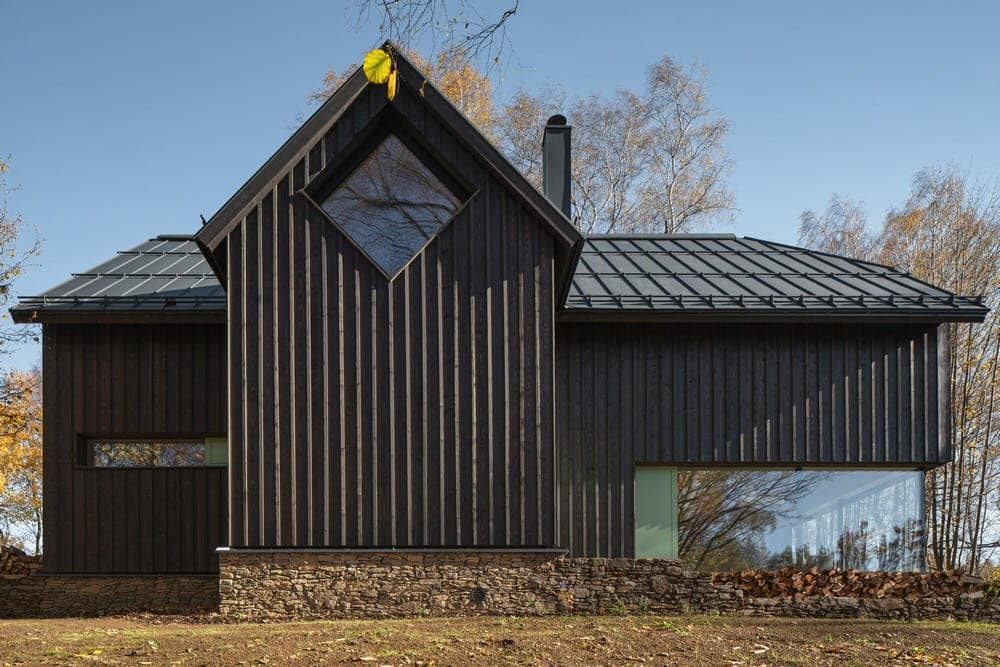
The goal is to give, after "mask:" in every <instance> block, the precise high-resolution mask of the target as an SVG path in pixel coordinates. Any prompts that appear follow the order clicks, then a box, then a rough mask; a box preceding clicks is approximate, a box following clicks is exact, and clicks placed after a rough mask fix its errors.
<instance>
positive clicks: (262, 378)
mask: <svg viewBox="0 0 1000 667" xmlns="http://www.w3.org/2000/svg"><path fill="white" fill-rule="evenodd" d="M399 68H400V78H401V81H402V83H401V85H400V89H399V93H398V95H397V97H396V98H395V100H393V101H391V102H390V101H389V100H387V99H386V91H385V89H384V87H379V86H373V85H371V84H369V83H367V82H366V81H365V79H364V77H363V75H362V74H361V73H360V72H358V73H356V74H355V75H354V76H352V77H351V78H350V79H348V81H347V82H346V83H345V84H344V85H343V86H342V87H341V88H340V89H339V90H338V91H337V92H336V93H335V94H334V95H333V96H332V97H331V98H330V99H329V100H328V101H327V102H326V103H325V104H324V105H323V106H322V107H321V108H320V109H319V110H318V111H317V112H316V113H315V114H314V115H313V116H312V117H311V118H310V119H309V120H307V121H306V122H305V124H304V125H303V126H302V127H301V128H300V129H299V130H298V131H297V132H296V133H295V134H294V135H293V136H292V137H291V138H290V139H289V141H288V142H287V143H286V144H285V145H284V146H282V147H281V148H280V149H279V150H278V152H277V153H275V155H274V156H273V157H272V158H271V159H270V160H269V161H268V162H267V163H266V164H265V165H264V166H263V167H262V168H261V169H260V170H259V171H258V172H257V173H256V174H255V175H254V176H253V177H251V179H250V180H249V181H248V182H247V183H246V184H245V185H244V186H243V187H242V188H241V189H240V190H239V191H238V192H237V193H236V194H235V195H234V196H233V197H232V198H231V199H230V200H229V201H228V202H227V203H226V204H225V205H224V206H223V207H222V209H220V211H219V212H218V213H216V214H215V215H214V216H213V217H212V219H211V220H209V221H208V222H207V224H205V226H204V227H202V229H201V230H200V231H198V232H197V233H196V234H195V235H194V236H193V237H182V236H164V237H159V238H157V239H154V240H152V241H150V242H148V243H146V244H143V245H141V246H139V247H138V248H136V249H134V250H131V251H128V252H126V253H122V254H120V255H119V256H118V257H116V258H114V259H112V260H109V261H108V262H106V263H105V264H103V265H101V266H99V267H97V268H95V269H94V270H92V271H90V272H88V273H85V274H79V275H76V276H75V277H74V278H73V279H72V280H70V281H69V282H67V283H65V284H63V285H61V286H59V287H57V288H54V289H53V290H51V291H50V292H48V293H46V294H45V295H42V296H39V297H26V298H24V299H22V301H21V303H20V304H19V305H18V306H17V308H15V309H14V316H15V318H16V319H17V320H18V321H22V322H39V323H41V324H42V325H43V332H44V357H43V365H44V386H45V394H44V401H45V424H44V427H45V431H44V443H45V444H44V446H45V522H44V529H45V535H44V539H45V551H46V560H45V567H46V569H47V570H48V571H50V572H59V573H180V572H189V573H200V572H212V571H214V570H215V569H216V568H217V559H216V555H215V549H216V547H230V548H233V549H240V548H259V547H265V548H271V549H284V548H288V549H300V548H305V547H308V548H314V549H342V548H353V547H367V548H375V549H381V548H404V547H433V548H449V547H451V548H456V547H468V548H480V547H482V548H486V547H489V548H505V549H518V548H522V549H523V548H538V547H542V548H552V549H565V550H568V552H569V553H570V554H572V555H579V556H634V555H636V548H635V539H634V534H633V532H634V531H633V526H634V523H635V517H634V502H635V499H634V497H633V479H634V474H635V470H636V467H637V466H644V465H660V466H691V467H695V468H697V467H706V468H707V467H715V468H719V467H733V468H739V467H748V466H757V467H767V468H785V469H791V470H794V469H796V468H807V467H808V468H811V467H816V468H831V469H832V468H838V469H852V468H854V469H869V468H885V469H910V470H913V469H919V470H923V469H927V468H930V467H933V466H936V465H939V464H941V463H945V462H947V461H949V460H950V457H951V449H950V442H949V429H948V419H949V414H950V399H949V396H948V386H947V382H946V364H947V360H946V358H945V356H946V344H945V343H946V336H947V323H948V322H955V321H975V320H981V319H982V318H983V317H984V315H985V312H986V311H985V308H984V307H983V306H982V304H981V303H980V302H979V301H978V300H977V299H975V298H967V297H961V296H955V295H951V294H949V293H947V292H945V291H943V290H940V289H938V288H935V287H933V286H931V285H927V284H925V283H921V282H920V281H917V280H914V279H913V278H911V277H909V276H907V275H906V274H904V273H900V272H897V271H895V270H893V269H891V268H890V267H883V266H878V265H874V264H870V263H864V262H859V261H855V260H850V259H847V258H840V257H834V256H830V255H823V254H822V253H813V252H810V251H806V250H802V249H798V248H791V247H789V246H782V245H780V244H771V243H767V242H764V241H757V240H754V239H738V238H736V237H733V236H726V235H703V236H691V237H685V236H678V237H655V236H653V237H614V236H611V237H592V238H587V239H585V238H583V237H582V236H581V235H580V234H579V233H578V232H577V231H576V230H575V228H574V227H573V226H572V224H571V223H570V221H569V219H568V217H567V215H566V214H567V211H566V210H565V208H566V203H567V202H568V194H567V193H568V190H567V189H564V188H565V185H566V183H565V182H558V181H559V179H558V173H556V172H558V169H550V170H547V171H546V179H547V182H548V181H549V180H552V179H554V180H555V181H556V182H558V183H557V185H558V186H559V187H556V185H551V186H550V187H551V189H552V192H550V194H553V193H554V196H555V197H556V199H557V203H556V204H553V203H552V202H551V201H549V199H547V198H546V197H545V196H543V195H542V194H541V193H539V192H538V191H537V190H536V189H535V188H534V187H533V186H532V185H531V184H529V183H528V182H527V180H526V179H525V178H524V177H523V176H522V175H521V174H519V173H518V172H517V171H516V170H515V169H514V168H513V167H512V166H511V165H510V164H509V163H508V162H507V161H506V160H504V158H503V157H502V156H501V155H500V154H499V153H498V152H497V150H496V149H495V148H494V147H493V146H492V145H491V144H490V143H489V142H488V141H487V140H486V139H485V138H484V137H483V136H482V135H481V134H479V132H477V131H476V130H475V129H474V128H473V127H472V126H471V125H470V124H469V122H468V121H467V120H466V119H465V118H464V117H463V116H462V115H461V114H460V113H458V112H457V111H456V110H455V109H454V108H453V107H452V106H451V105H450V104H449V103H448V102H447V101H446V100H445V98H444V97H442V95H441V94H440V93H439V92H438V91H437V90H436V89H435V88H434V87H433V85H430V84H428V85H426V86H422V84H423V83H424V80H423V76H422V75H421V74H420V73H418V72H417V71H416V70H414V69H413V68H412V66H411V65H410V64H409V63H408V62H407V61H406V60H405V59H403V58H401V57H400V58H399ZM421 88H423V94H421V92H420V91H421ZM552 120H553V121H555V122H556V124H557V125H559V127H558V128H556V127H552V128H550V129H552V130H553V131H554V132H555V131H556V130H557V129H558V136H559V140H558V141H555V140H554V139H553V143H552V146H553V147H554V148H553V149H552V150H553V151H562V153H561V154H560V155H561V156H562V157H563V158H565V159H566V160H568V156H569V146H568V127H565V125H564V123H562V124H560V123H559V122H558V121H560V120H562V119H558V118H554V119H552ZM390 133H391V134H392V136H394V137H398V139H399V141H400V142H401V145H403V146H405V147H406V150H407V151H409V152H408V153H407V154H408V155H409V154H410V153H412V155H414V156H416V159H418V160H419V162H420V164H422V165H424V166H425V167H426V169H427V171H428V172H430V173H432V174H433V176H434V179H433V183H435V184H436V183H441V184H444V186H445V187H447V188H448V190H449V192H450V195H449V196H454V198H455V199H456V201H459V202H460V203H459V205H458V207H457V210H456V211H455V213H454V215H451V216H450V218H449V219H448V221H447V223H446V224H444V225H443V227H442V228H441V229H440V230H437V231H435V232H434V233H432V234H431V233H428V234H427V238H426V241H425V242H422V244H421V245H420V246H419V249H418V250H417V251H416V252H415V253H414V254H413V257H412V258H411V259H410V260H409V261H408V262H407V263H405V265H404V266H403V268H402V269H401V270H399V271H398V273H396V274H395V275H388V274H387V273H386V272H385V271H384V270H383V268H381V267H380V266H379V264H378V263H376V262H375V261H373V259H372V256H371V253H370V252H369V251H368V250H366V248H365V246H364V244H363V243H360V242H358V241H357V240H355V238H354V237H352V235H351V234H349V233H346V232H345V227H344V226H343V225H342V224H341V223H340V221H337V220H334V219H333V218H332V217H331V215H329V214H328V213H327V212H326V210H325V209H324V203H323V202H324V201H326V200H327V198H328V197H329V196H330V193H331V192H334V191H336V189H337V188H338V187H342V184H343V183H344V179H345V178H346V177H347V175H348V174H352V173H356V172H357V170H358V169H359V168H360V167H359V165H361V164H362V161H363V160H364V159H365V157H366V156H367V155H369V154H371V152H372V151H373V150H374V149H375V147H376V146H378V145H380V142H382V141H384V140H385V138H386V137H387V136H389V135H390ZM552 136H553V137H555V136H556V135H555V134H553V135H552ZM564 139H565V140H566V142H567V143H565V144H564V143H563V140H564ZM546 157H547V159H548V158H550V157H552V156H549V155H547V156H546ZM549 166H552V163H550V165H549ZM550 172H551V173H550ZM428 182H430V179H428V180H427V181H426V182H425V183H424V184H423V185H424V186H426V183H428ZM221 438H225V439H226V442H228V453H227V456H225V457H224V459H223V460H222V461H221V463H219V464H218V465H201V464H203V463H205V462H206V461H208V458H209V453H210V452H211V451H212V446H213V444H212V443H214V442H216V441H218V440H219V439H221ZM150 443H154V445H150ZM151 446H155V447H158V448H162V449H157V450H156V451H157V452H159V454H157V456H159V458H157V459H156V460H155V465H154V464H153V463H150V462H149V461H146V462H145V463H143V462H142V461H140V463H139V464H134V465H125V466H120V467H115V466H114V465H109V466H107V467H100V466H99V465H97V464H95V463H94V462H95V461H98V462H100V461H103V460H104V459H101V458H100V457H101V456H105V457H110V458H111V459H114V457H116V456H120V455H121V453H122V452H124V451H133V449H129V448H130V447H131V448H134V451H138V450H139V449H142V447H151ZM192 447H196V448H201V449H197V451H198V452H199V454H198V456H203V457H204V459H201V458H199V459H198V461H197V462H198V464H199V465H180V464H177V462H178V461H182V460H184V459H183V456H186V455H187V454H186V452H189V451H191V448H192ZM102 448H103V449H102ZM143 451H145V450H143ZM109 452H110V454H109ZM164 452H167V453H164ZM88 457H89V458H88ZM168 459H169V462H171V463H172V464H173V465H161V464H163V463H164V461H168ZM109 460H110V459H109ZM138 460H139V459H135V460H133V461H132V463H135V461H138ZM143 461H145V460H144V459H143Z"/></svg>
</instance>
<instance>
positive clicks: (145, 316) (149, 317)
mask: <svg viewBox="0 0 1000 667" xmlns="http://www.w3.org/2000/svg"><path fill="white" fill-rule="evenodd" d="M9 312H10V315H11V319H13V320H14V322H16V323H18V324H139V323H150V322H156V323H163V324H168V323H169V324H189V323H204V322H222V323H224V322H225V321H226V311H225V309H222V310H218V309H208V308H203V309H196V310H191V309H178V308H169V309H168V308H160V309H148V310H118V309H115V310H108V309H86V310H81V309H70V308H31V307H24V308H22V307H14V308H11V309H10V311H9Z"/></svg>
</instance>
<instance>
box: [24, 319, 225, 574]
mask: <svg viewBox="0 0 1000 667" xmlns="http://www.w3.org/2000/svg"><path fill="white" fill-rule="evenodd" d="M43 339H44V344H43V364H42V366H43V369H44V370H43V373H44V376H43V389H42V391H43V399H42V400H43V408H44V416H43V419H44V435H43V438H44V440H43V456H44V462H45V465H44V471H45V472H44V476H45V478H44V480H43V481H44V487H43V493H44V504H45V513H44V519H43V521H44V525H43V530H44V538H45V571H46V572H60V573H83V572H87V573H103V572H109V573H110V572H114V573H136V572H157V573H167V572H212V571H215V570H217V569H218V562H217V558H216V556H215V549H216V548H217V547H219V546H220V545H223V544H225V526H226V470H225V468H221V467H220V468H209V467H206V468H184V469H170V468H162V469H131V470H127V469H109V468H104V469H101V468H84V467H78V466H76V465H75V464H76V463H77V462H78V461H79V459H78V452H79V449H78V448H79V446H80V443H81V441H82V440H83V438H85V437H86V436H88V435H89V436H116V435H117V436H132V437H137V436H160V437H171V436H174V437H183V436H191V437H200V436H204V435H221V434H224V433H225V432H226V411H225V406H226V384H225V368H226V356H225V355H226V348H225V328H224V327H223V326H222V324H220V323H209V324H183V325H181V324H47V325H45V326H44V328H43Z"/></svg>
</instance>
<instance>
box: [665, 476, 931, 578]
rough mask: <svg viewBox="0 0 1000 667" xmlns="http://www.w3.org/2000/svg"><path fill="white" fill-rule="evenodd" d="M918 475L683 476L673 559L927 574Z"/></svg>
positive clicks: (723, 565)
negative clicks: (675, 550) (920, 571)
mask: <svg viewBox="0 0 1000 667" xmlns="http://www.w3.org/2000/svg"><path fill="white" fill-rule="evenodd" d="M923 483H924V480H923V473H922V472H919V471H899V470H889V471H875V470H851V471H847V470H837V471H829V470H800V471H790V470H737V471H734V470H680V471H679V472H678V475H677V512H678V517H677V527H678V528H677V530H678V536H677V541H678V555H679V556H680V557H681V558H682V559H684V560H686V561H688V562H691V563H693V564H695V565H696V566H697V567H698V569H700V570H710V571H732V570H743V569H752V568H766V569H776V568H781V567H795V568H812V567H818V568H821V569H829V568H838V569H848V568H854V569H859V570H886V571H913V570H923V569H924V558H925V548H924V522H923V518H924V507H923V502H924V498H923Z"/></svg>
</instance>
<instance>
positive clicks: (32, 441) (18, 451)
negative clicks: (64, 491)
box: [0, 370, 42, 549]
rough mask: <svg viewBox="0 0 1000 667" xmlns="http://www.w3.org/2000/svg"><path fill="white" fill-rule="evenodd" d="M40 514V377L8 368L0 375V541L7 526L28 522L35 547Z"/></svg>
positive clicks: (33, 373)
mask: <svg viewBox="0 0 1000 667" xmlns="http://www.w3.org/2000/svg"><path fill="white" fill-rule="evenodd" d="M41 516H42V403H41V378H40V376H39V373H38V371H37V370H36V371H31V372H24V371H11V372H9V373H7V374H5V375H3V376H2V377H0V542H2V541H6V540H5V539H4V538H5V537H7V535H6V533H7V530H6V529H8V528H9V527H11V526H15V525H22V526H23V525H29V526H32V528H33V529H34V530H33V532H34V533H35V535H36V538H35V542H36V544H35V547H36V549H37V548H38V541H39V540H38V538H39V534H40V528H41Z"/></svg>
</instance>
